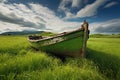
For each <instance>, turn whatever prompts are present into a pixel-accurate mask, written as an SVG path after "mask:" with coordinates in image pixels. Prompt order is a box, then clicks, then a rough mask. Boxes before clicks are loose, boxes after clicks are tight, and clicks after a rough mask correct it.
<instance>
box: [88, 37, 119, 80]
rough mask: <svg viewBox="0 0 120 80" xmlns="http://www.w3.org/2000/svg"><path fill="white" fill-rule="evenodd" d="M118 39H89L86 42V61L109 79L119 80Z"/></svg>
mask: <svg viewBox="0 0 120 80" xmlns="http://www.w3.org/2000/svg"><path fill="white" fill-rule="evenodd" d="M119 43H120V38H91V39H89V41H88V54H87V57H88V59H90V60H92V61H94V62H95V63H96V64H97V65H98V67H99V68H100V71H101V72H102V73H103V74H104V75H106V76H107V77H109V78H110V79H115V80H120V77H119V76H120V44H119Z"/></svg>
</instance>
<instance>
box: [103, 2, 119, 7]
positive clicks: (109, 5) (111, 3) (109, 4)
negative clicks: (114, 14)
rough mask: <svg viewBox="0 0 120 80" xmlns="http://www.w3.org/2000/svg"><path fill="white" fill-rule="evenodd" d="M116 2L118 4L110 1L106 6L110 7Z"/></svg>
mask: <svg viewBox="0 0 120 80" xmlns="http://www.w3.org/2000/svg"><path fill="white" fill-rule="evenodd" d="M116 4H118V2H110V3H108V4H107V5H106V6H105V7H104V8H109V7H111V6H114V5H116Z"/></svg>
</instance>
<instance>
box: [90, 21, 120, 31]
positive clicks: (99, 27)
mask: <svg viewBox="0 0 120 80" xmlns="http://www.w3.org/2000/svg"><path fill="white" fill-rule="evenodd" d="M119 24H120V19H112V20H108V21H105V22H95V23H91V24H90V27H89V28H90V31H91V32H92V33H112V32H117V33H120V25H119Z"/></svg>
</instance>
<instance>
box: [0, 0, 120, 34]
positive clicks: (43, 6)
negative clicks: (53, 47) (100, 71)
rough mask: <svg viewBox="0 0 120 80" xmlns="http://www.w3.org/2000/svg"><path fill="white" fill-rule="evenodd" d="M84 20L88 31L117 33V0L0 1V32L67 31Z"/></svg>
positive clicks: (119, 9) (119, 30)
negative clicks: (87, 25) (86, 22)
mask: <svg viewBox="0 0 120 80" xmlns="http://www.w3.org/2000/svg"><path fill="white" fill-rule="evenodd" d="M84 19H86V20H87V21H88V22H89V24H90V25H89V29H90V31H91V33H120V24H119V23H120V0H0V33H3V32H9V31H23V30H40V31H50V32H64V31H71V30H75V29H78V28H80V27H81V24H82V21H83V20H84Z"/></svg>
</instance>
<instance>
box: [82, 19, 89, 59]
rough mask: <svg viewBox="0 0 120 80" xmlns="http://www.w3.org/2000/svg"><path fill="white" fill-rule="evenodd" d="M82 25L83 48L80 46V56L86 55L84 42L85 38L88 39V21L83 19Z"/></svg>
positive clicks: (85, 42) (85, 41)
mask: <svg viewBox="0 0 120 80" xmlns="http://www.w3.org/2000/svg"><path fill="white" fill-rule="evenodd" d="M82 26H83V28H84V40H83V48H82V53H81V57H86V44H87V40H88V37H89V34H88V26H89V25H88V22H86V20H84V23H83V25H82Z"/></svg>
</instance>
